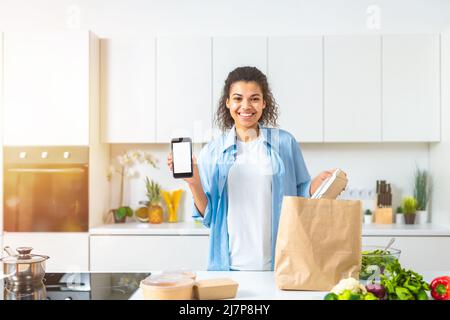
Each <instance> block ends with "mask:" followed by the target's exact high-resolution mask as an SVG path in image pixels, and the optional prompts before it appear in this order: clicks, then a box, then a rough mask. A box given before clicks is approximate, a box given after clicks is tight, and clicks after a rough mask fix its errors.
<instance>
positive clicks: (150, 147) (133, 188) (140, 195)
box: [110, 144, 202, 220]
mask: <svg viewBox="0 0 450 320" xmlns="http://www.w3.org/2000/svg"><path fill="white" fill-rule="evenodd" d="M201 147H202V144H194V145H193V152H194V154H195V155H197V154H198V152H199V151H200V149H201ZM136 149H138V150H142V151H148V152H151V154H152V155H153V156H154V157H155V158H156V159H158V162H159V163H158V169H155V168H153V167H151V166H150V165H146V164H136V165H135V166H133V167H132V169H133V170H135V171H136V172H138V173H139V177H136V178H133V179H127V180H126V181H125V185H124V202H125V204H127V205H129V206H131V207H132V208H133V209H136V208H137V207H138V205H139V201H141V200H143V201H146V200H147V197H146V189H145V180H144V179H145V177H146V176H147V177H148V178H149V179H153V180H155V181H156V182H158V183H159V184H161V187H162V188H163V189H164V190H169V191H172V190H175V189H184V190H185V192H184V193H183V196H182V198H181V203H180V207H179V216H180V218H181V220H190V219H191V208H192V200H191V199H192V198H191V194H190V191H189V188H188V186H187V184H186V183H185V182H184V181H183V180H182V179H174V178H173V176H172V172H171V171H169V169H168V167H167V163H166V161H167V155H168V153H169V152H170V144H114V145H111V150H110V154H111V164H112V165H114V166H116V167H117V168H119V166H118V162H117V157H118V156H119V155H122V154H123V153H124V152H125V151H127V150H136ZM110 190H111V197H110V199H111V200H110V201H111V208H116V207H117V206H118V205H119V202H120V200H119V199H120V176H119V175H118V174H114V175H113V176H112V179H111V183H110ZM162 203H163V205H164V202H163V201H162Z"/></svg>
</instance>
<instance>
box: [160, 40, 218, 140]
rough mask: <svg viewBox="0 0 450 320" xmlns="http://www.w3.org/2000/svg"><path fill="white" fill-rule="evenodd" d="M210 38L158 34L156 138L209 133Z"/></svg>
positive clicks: (205, 137)
mask: <svg viewBox="0 0 450 320" xmlns="http://www.w3.org/2000/svg"><path fill="white" fill-rule="evenodd" d="M211 68H212V66H211V38H208V37H161V38H158V39H157V44H156V75H157V79H156V141H157V142H164V143H168V142H170V140H171V138H173V137H186V136H187V137H192V139H193V142H198V143H200V142H206V141H208V140H209V137H210V135H211Z"/></svg>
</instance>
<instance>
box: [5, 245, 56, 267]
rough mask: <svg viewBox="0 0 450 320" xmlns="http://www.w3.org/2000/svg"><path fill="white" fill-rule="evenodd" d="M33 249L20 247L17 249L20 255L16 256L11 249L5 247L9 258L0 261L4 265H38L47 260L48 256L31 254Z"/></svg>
mask: <svg viewBox="0 0 450 320" xmlns="http://www.w3.org/2000/svg"><path fill="white" fill-rule="evenodd" d="M31 250H33V248H31V247H19V248H17V249H16V251H17V252H18V254H14V253H13V252H12V250H11V248H9V247H5V251H6V252H8V254H9V256H6V257H3V258H1V259H0V261H2V262H3V263H8V264H17V263H24V264H27V263H38V262H42V261H45V260H47V259H48V258H49V257H48V256H43V255H39V254H31Z"/></svg>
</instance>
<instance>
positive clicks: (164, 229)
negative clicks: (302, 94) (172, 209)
mask: <svg viewBox="0 0 450 320" xmlns="http://www.w3.org/2000/svg"><path fill="white" fill-rule="evenodd" d="M89 233H90V234H91V235H209V229H208V228H206V227H205V226H203V225H202V224H201V223H200V222H195V221H183V222H177V223H161V224H150V223H141V222H129V223H115V224H106V225H101V226H98V227H93V228H90V229H89ZM362 235H363V236H400V237H401V236H404V237H408V236H444V237H445V236H450V228H448V227H444V226H439V225H434V224H426V225H418V224H414V225H397V224H370V225H366V224H363V228H362Z"/></svg>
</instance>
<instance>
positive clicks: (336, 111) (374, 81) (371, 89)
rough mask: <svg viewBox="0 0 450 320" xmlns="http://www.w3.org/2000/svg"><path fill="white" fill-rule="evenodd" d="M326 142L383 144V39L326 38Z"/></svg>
mask: <svg viewBox="0 0 450 320" xmlns="http://www.w3.org/2000/svg"><path fill="white" fill-rule="evenodd" d="M324 46H325V47H324V52H325V57H324V99H325V101H324V128H325V130H324V141H325V142H371V141H381V38H380V37H379V36H327V37H325V39H324Z"/></svg>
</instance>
